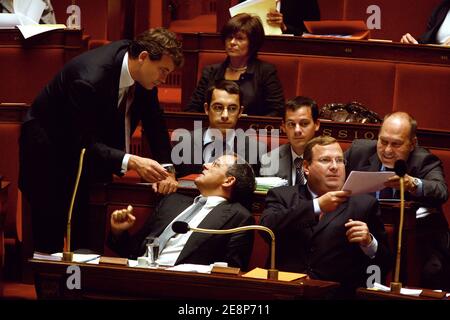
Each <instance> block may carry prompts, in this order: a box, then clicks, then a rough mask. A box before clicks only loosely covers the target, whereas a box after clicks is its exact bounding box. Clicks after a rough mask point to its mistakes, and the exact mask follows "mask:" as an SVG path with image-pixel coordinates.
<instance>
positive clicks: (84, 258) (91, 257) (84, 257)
mask: <svg viewBox="0 0 450 320" xmlns="http://www.w3.org/2000/svg"><path fill="white" fill-rule="evenodd" d="M62 256H63V254H62V252H57V253H53V254H47V253H41V252H35V253H33V259H38V260H48V261H62ZM99 259H100V255H99V254H84V253H74V254H73V262H79V263H91V264H98V261H99Z"/></svg>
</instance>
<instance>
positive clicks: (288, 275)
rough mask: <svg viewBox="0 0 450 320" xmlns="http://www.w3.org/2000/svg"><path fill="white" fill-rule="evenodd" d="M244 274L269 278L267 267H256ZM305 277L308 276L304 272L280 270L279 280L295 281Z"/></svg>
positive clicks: (248, 276)
mask: <svg viewBox="0 0 450 320" xmlns="http://www.w3.org/2000/svg"><path fill="white" fill-rule="evenodd" d="M242 276H243V277H244V278H253V279H267V269H262V268H255V269H253V270H251V271H249V272H247V273H246V274H243V275H242ZM304 277H306V274H304V273H294V272H284V271H278V280H280V281H293V280H297V279H301V278H304Z"/></svg>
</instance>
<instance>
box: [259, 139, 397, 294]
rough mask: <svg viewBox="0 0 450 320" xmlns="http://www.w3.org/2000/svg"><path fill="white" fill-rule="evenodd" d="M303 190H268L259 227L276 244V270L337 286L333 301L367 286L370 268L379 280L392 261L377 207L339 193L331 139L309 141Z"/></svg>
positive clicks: (339, 164)
mask: <svg viewBox="0 0 450 320" xmlns="http://www.w3.org/2000/svg"><path fill="white" fill-rule="evenodd" d="M303 157H304V161H303V170H304V172H305V175H306V176H307V177H308V179H307V183H306V185H297V186H286V187H277V188H273V189H271V190H269V192H268V194H267V198H266V209H265V210H264V212H263V214H262V216H261V224H262V225H264V226H266V227H268V228H270V229H272V230H273V231H274V232H275V234H276V238H277V262H276V264H277V267H278V268H279V269H280V270H283V271H294V272H303V273H307V274H308V276H309V277H310V278H312V279H320V280H329V281H337V282H340V284H341V287H340V289H339V292H338V293H337V297H350V296H351V295H352V294H353V292H354V289H355V288H356V287H358V286H366V281H367V279H368V274H367V273H366V270H367V267H368V266H369V265H377V266H378V267H379V268H380V271H381V274H380V276H381V275H383V274H385V273H387V271H388V269H389V264H390V261H391V258H390V254H389V249H388V247H387V238H386V233H385V231H384V226H383V224H382V223H381V221H380V211H379V208H378V202H377V201H376V199H375V198H374V197H372V196H370V195H357V196H350V192H349V191H340V190H341V189H342V186H343V184H344V180H345V166H344V163H345V160H344V154H343V152H342V149H341V147H340V145H339V143H338V142H337V141H336V139H334V138H332V137H328V136H321V137H316V138H314V139H312V140H310V141H309V142H308V143H307V144H306V146H305V150H304V153H303Z"/></svg>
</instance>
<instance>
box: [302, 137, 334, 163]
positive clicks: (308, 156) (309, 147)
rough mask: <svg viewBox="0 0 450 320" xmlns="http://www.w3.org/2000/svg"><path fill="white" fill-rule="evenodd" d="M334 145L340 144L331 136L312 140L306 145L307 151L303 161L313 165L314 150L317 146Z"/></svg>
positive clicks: (304, 153)
mask: <svg viewBox="0 0 450 320" xmlns="http://www.w3.org/2000/svg"><path fill="white" fill-rule="evenodd" d="M333 143H339V142H338V141H337V140H336V139H335V138H333V137H330V136H319V137H315V138H312V139H311V140H309V141H308V142H307V143H306V145H305V150H304V151H303V160H304V161H306V162H308V163H311V161H312V157H313V154H312V149H313V148H314V146H315V145H319V146H327V145H330V144H333Z"/></svg>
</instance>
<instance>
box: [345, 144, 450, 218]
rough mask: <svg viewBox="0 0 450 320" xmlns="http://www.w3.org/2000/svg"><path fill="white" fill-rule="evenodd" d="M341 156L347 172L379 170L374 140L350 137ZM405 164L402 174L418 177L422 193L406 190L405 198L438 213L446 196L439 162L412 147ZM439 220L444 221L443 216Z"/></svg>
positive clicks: (426, 151)
mask: <svg viewBox="0 0 450 320" xmlns="http://www.w3.org/2000/svg"><path fill="white" fill-rule="evenodd" d="M345 158H346V159H347V166H346V170H347V175H348V174H349V173H350V172H351V171H353V170H355V171H379V170H380V169H381V162H380V159H379V158H378V155H377V141H375V140H353V143H352V145H351V147H350V148H349V149H348V150H347V151H346V152H345ZM406 164H407V171H406V173H407V174H408V175H410V176H412V177H416V178H419V179H421V180H422V183H423V192H424V194H423V196H422V197H416V196H413V195H411V194H410V193H408V192H406V193H405V197H406V198H407V199H408V200H412V201H417V202H421V203H423V204H424V205H425V206H428V207H431V208H433V207H434V208H436V209H437V210H438V211H439V212H440V213H442V208H441V205H442V204H443V203H444V202H445V201H447V198H448V190H447V184H446V183H445V177H444V171H443V169H442V162H441V161H440V160H439V159H438V158H437V157H436V156H435V155H433V154H432V153H430V152H429V151H428V150H426V149H424V148H422V147H416V148H415V149H414V151H413V152H412V153H411V154H410V155H409V158H408V160H407V161H406ZM443 222H444V223H445V219H444V220H443ZM445 225H446V223H445Z"/></svg>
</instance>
